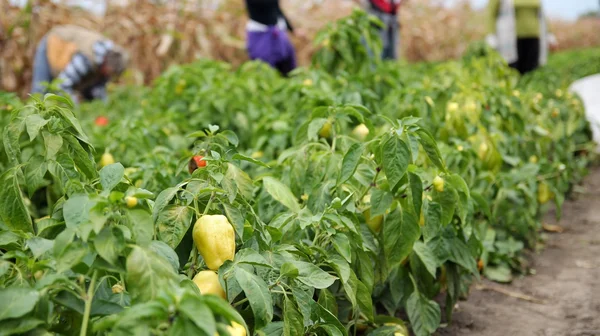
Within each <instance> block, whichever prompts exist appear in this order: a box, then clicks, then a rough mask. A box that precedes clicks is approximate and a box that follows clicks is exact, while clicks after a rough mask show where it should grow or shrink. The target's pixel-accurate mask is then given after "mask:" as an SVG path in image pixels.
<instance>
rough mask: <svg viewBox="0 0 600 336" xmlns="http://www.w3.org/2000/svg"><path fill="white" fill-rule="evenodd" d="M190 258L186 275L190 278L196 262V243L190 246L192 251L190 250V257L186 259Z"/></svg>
mask: <svg viewBox="0 0 600 336" xmlns="http://www.w3.org/2000/svg"><path fill="white" fill-rule="evenodd" d="M190 259H191V262H190V268H188V272H187V276H188V278H190V279H191V278H192V276H193V275H194V272H195V271H196V263H197V262H198V251H196V244H193V246H192V252H190V257H189V258H188V260H190Z"/></svg>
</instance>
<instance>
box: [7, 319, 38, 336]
mask: <svg viewBox="0 0 600 336" xmlns="http://www.w3.org/2000/svg"><path fill="white" fill-rule="evenodd" d="M42 324H44V321H41V320H38V319H35V318H33V317H24V318H19V319H11V320H6V321H2V328H1V329H0V336H10V335H29V333H28V331H32V330H33V329H35V328H37V327H38V326H40V325H42Z"/></svg>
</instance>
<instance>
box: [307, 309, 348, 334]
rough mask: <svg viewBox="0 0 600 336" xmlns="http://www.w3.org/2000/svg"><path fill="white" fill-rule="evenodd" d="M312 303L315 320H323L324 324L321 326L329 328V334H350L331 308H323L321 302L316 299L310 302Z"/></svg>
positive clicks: (313, 318) (312, 313) (312, 315)
mask: <svg viewBox="0 0 600 336" xmlns="http://www.w3.org/2000/svg"><path fill="white" fill-rule="evenodd" d="M310 305H311V318H312V320H313V321H323V323H324V324H322V325H321V328H323V327H325V328H324V329H325V330H327V333H328V334H329V335H341V336H348V332H347V331H346V328H344V326H343V325H342V324H341V323H340V321H339V320H338V318H337V316H335V315H333V314H332V313H331V312H330V311H329V310H327V309H325V308H323V306H321V305H320V304H318V303H317V302H315V301H312V300H311V302H310Z"/></svg>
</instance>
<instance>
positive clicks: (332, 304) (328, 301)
mask: <svg viewBox="0 0 600 336" xmlns="http://www.w3.org/2000/svg"><path fill="white" fill-rule="evenodd" d="M317 302H318V303H319V304H320V305H321V306H323V307H324V308H325V309H327V310H329V311H330V312H331V313H332V314H333V315H335V316H337V315H338V304H337V300H336V299H335V296H334V295H333V293H331V291H330V290H329V289H327V288H324V289H321V290H320V291H319V299H318V301H317Z"/></svg>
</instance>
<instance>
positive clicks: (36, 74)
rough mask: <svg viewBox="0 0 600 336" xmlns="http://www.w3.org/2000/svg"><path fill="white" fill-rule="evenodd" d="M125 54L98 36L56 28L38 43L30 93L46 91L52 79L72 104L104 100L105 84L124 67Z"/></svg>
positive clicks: (126, 59)
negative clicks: (70, 99)
mask: <svg viewBox="0 0 600 336" xmlns="http://www.w3.org/2000/svg"><path fill="white" fill-rule="evenodd" d="M127 61H128V56H127V53H126V52H125V51H124V50H123V49H122V48H121V47H119V46H116V45H115V44H114V43H113V42H112V41H110V40H108V39H106V38H105V37H104V36H102V35H101V34H100V33H97V32H94V31H91V30H88V29H85V28H81V27H78V26H74V25H65V26H56V27H54V28H52V29H51V30H50V32H48V34H46V36H45V37H44V38H43V39H42V41H41V42H40V43H39V45H38V47H37V50H36V53H35V59H34V63H33V83H32V89H31V90H32V92H33V93H44V92H47V91H48V90H47V88H46V85H47V84H48V83H50V82H52V81H53V80H54V79H58V80H59V81H60V83H59V88H60V89H61V90H63V91H65V92H66V93H67V94H68V95H69V96H71V98H72V99H73V101H74V102H76V103H77V102H78V101H79V99H83V100H87V101H89V100H93V99H102V100H106V84H107V83H108V82H109V81H110V80H111V79H112V78H116V77H118V76H119V75H120V74H121V73H122V72H123V71H124V70H125V67H126V65H127Z"/></svg>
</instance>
